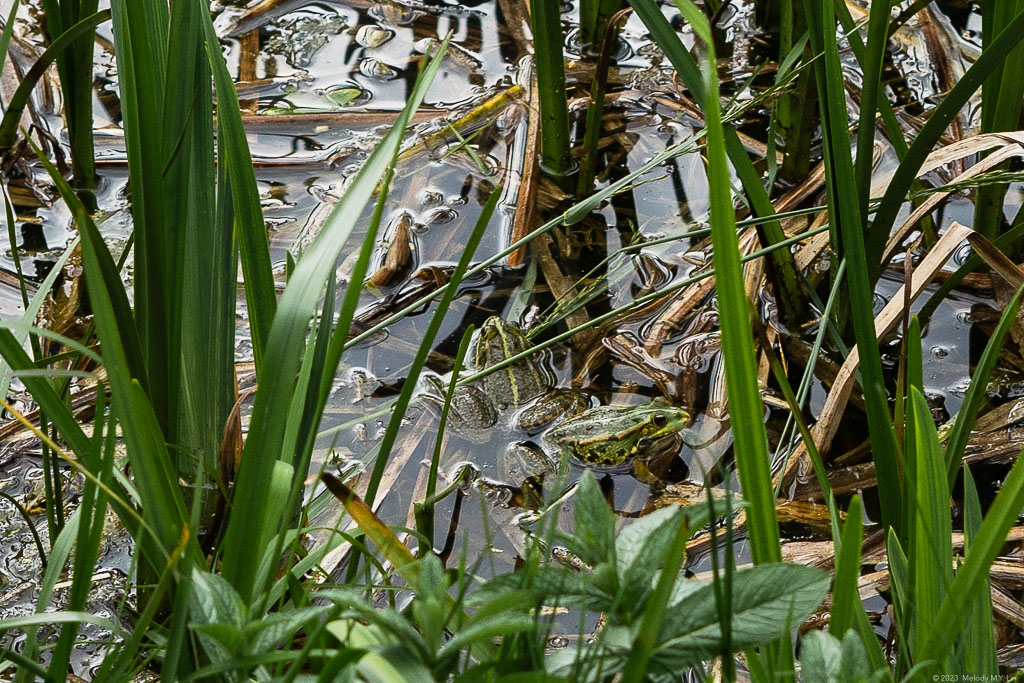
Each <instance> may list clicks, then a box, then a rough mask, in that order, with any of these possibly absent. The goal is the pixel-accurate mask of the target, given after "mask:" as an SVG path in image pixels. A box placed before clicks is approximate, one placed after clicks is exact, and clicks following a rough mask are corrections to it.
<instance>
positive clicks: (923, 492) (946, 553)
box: [902, 384, 953, 662]
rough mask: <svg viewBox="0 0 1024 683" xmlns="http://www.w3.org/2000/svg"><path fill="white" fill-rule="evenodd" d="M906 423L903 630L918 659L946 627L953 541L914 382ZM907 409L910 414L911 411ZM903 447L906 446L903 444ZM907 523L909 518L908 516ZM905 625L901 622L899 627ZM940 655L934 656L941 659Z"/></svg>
mask: <svg viewBox="0 0 1024 683" xmlns="http://www.w3.org/2000/svg"><path fill="white" fill-rule="evenodd" d="M908 388H909V393H910V410H908V413H910V415H909V417H910V418H911V423H910V427H911V429H912V430H913V434H914V439H913V446H914V447H913V451H909V450H908V453H907V459H908V460H910V459H911V458H913V459H914V461H915V466H914V468H913V476H912V475H911V470H910V468H908V470H907V492H908V493H907V495H908V497H911V496H912V499H913V501H914V508H913V517H912V519H913V523H912V524H909V523H908V528H909V538H910V551H909V552H908V554H907V556H908V559H909V561H910V564H909V567H910V586H911V595H912V597H913V603H912V607H911V611H912V612H913V617H912V622H911V624H910V629H909V631H905V633H907V635H908V637H909V641H910V645H911V650H912V651H913V652H914V653H915V654H917V655H918V656H917V658H916V659H917V661H918V662H920V661H923V660H922V658H921V656H920V653H921V648H922V646H923V645H924V644H925V643H927V642H929V641H931V640H933V639H934V638H935V637H936V634H937V632H939V631H943V630H945V629H946V628H947V624H945V623H944V622H942V621H938V620H937V619H936V617H937V616H938V612H939V606H940V604H941V603H942V600H943V598H944V597H945V596H947V595H948V594H949V590H950V585H951V583H952V581H953V568H952V563H953V545H952V540H951V534H952V529H951V522H950V513H949V493H950V491H949V485H948V484H947V482H946V477H945V472H943V471H942V470H943V468H942V451H941V449H940V447H939V437H938V433H937V431H936V429H935V422H934V420H933V418H932V412H931V409H930V408H929V407H928V402H927V401H926V400H925V398H924V395H923V394H922V393H921V391H920V389H918V387H917V386H914V385H913V384H911V385H910V386H909V387H908ZM911 411H912V412H911ZM908 448H909V446H908ZM908 522H909V520H908ZM902 626H903V627H904V628H906V626H907V625H906V624H903V625H902ZM945 659H946V655H943V657H942V658H941V659H940V661H945Z"/></svg>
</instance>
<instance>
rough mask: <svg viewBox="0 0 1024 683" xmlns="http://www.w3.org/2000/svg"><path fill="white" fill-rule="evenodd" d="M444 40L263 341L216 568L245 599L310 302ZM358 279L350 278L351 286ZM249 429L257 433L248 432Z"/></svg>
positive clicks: (266, 534) (305, 261)
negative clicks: (259, 370) (263, 353)
mask: <svg viewBox="0 0 1024 683" xmlns="http://www.w3.org/2000/svg"><path fill="white" fill-rule="evenodd" d="M447 40H448V39H447V38H446V40H445V42H444V43H443V45H442V48H441V49H439V50H438V53H437V55H436V56H435V57H434V58H432V59H431V60H430V62H429V63H428V65H427V66H426V68H425V69H424V72H423V74H422V75H421V77H420V79H419V80H418V81H417V84H416V87H415V88H414V89H413V91H412V93H411V95H410V97H409V101H408V103H407V104H406V107H405V109H403V111H402V114H401V115H400V116H399V118H398V120H397V121H396V124H395V126H393V127H392V128H391V129H390V130H389V131H388V133H387V134H386V135H385V136H384V138H383V139H382V140H381V141H380V143H379V144H378V145H377V147H376V149H375V150H374V151H373V153H372V154H371V155H370V157H369V159H367V161H366V162H365V163H364V164H363V166H362V168H361V169H360V170H359V172H358V173H357V174H356V176H355V177H354V178H353V179H352V181H351V182H350V183H349V185H348V189H347V190H346V192H345V194H344V196H343V197H342V198H341V199H340V200H338V203H337V205H335V207H334V210H333V211H332V213H331V216H330V217H329V218H328V220H327V222H326V223H325V225H324V227H323V229H322V231H321V232H320V234H319V235H317V237H316V239H315V240H314V241H313V244H312V245H311V246H310V248H309V249H308V250H307V251H306V252H305V253H304V254H303V255H302V258H301V259H299V261H298V263H297V264H296V266H295V273H294V275H293V277H292V278H291V280H290V282H289V283H288V286H287V287H286V288H285V291H284V294H283V296H282V297H281V302H280V304H279V305H278V307H277V313H276V314H275V316H274V322H273V325H272V326H271V329H270V335H269V339H268V343H267V350H266V361H267V362H266V364H265V367H266V369H267V370H266V371H265V372H264V377H261V378H260V384H259V388H258V389H257V391H256V396H255V399H254V402H253V411H252V419H251V422H250V430H249V434H250V438H248V439H246V443H245V447H244V450H243V456H242V465H241V468H240V470H239V473H238V479H237V482H236V484H235V496H234V502H233V505H234V509H233V512H232V515H231V518H230V520H229V522H228V527H227V531H226V533H225V537H224V542H223V546H222V548H223V564H222V573H223V576H224V578H226V579H227V580H228V581H229V582H230V583H231V584H232V585H233V586H234V587H235V589H236V590H238V592H239V593H240V594H241V595H242V596H243V598H245V599H247V600H250V601H251V599H252V598H253V597H254V591H255V592H260V591H262V589H263V587H262V586H257V585H256V578H257V574H256V573H257V569H258V564H259V557H260V555H261V553H262V551H263V549H265V548H266V547H267V545H268V543H269V541H270V538H271V536H272V535H273V534H274V533H276V530H277V527H278V520H277V519H269V518H268V516H267V515H266V510H265V508H264V505H263V500H264V496H265V495H266V492H267V490H268V487H269V485H270V476H271V474H272V472H273V470H274V467H275V463H276V462H277V461H278V459H279V458H280V457H282V453H281V446H282V442H283V438H284V434H285V429H286V426H287V425H286V419H287V415H286V413H285V412H284V411H282V410H281V409H280V405H281V401H290V397H291V396H292V395H293V394H294V392H295V390H296V382H297V379H296V378H297V375H298V370H299V366H300V364H301V361H302V355H303V350H304V349H305V345H306V334H307V330H308V325H309V321H310V320H311V319H312V317H313V313H314V311H315V310H316V308H317V305H318V302H319V298H320V295H321V292H322V291H323V287H324V283H325V282H326V280H327V278H328V277H332V276H333V274H334V268H335V263H336V262H337V257H338V254H339V253H340V252H341V250H342V248H343V247H344V246H345V244H346V242H347V241H348V238H349V235H350V234H351V232H352V230H353V228H354V227H355V225H356V223H357V221H358V220H359V217H360V215H361V213H362V211H363V207H365V206H366V203H367V202H368V201H369V200H370V198H371V197H372V196H373V193H374V191H375V190H376V188H377V185H378V183H379V182H380V179H381V177H382V176H383V174H384V173H385V171H386V169H387V168H388V166H389V165H390V164H391V162H392V159H393V158H394V157H395V155H396V154H397V153H398V149H399V145H400V143H401V140H402V136H403V134H404V131H405V127H406V126H407V125H408V122H409V119H410V118H411V116H412V112H414V111H415V110H416V108H417V107H419V104H420V102H421V101H422V99H423V96H424V95H425V94H426V90H427V88H428V87H429V85H430V83H431V82H432V80H433V77H434V75H435V74H436V73H437V71H438V69H439V68H440V63H441V58H442V56H443V54H444V51H445V49H447V44H448V43H447ZM364 248H365V247H364ZM360 285H361V283H352V285H351V286H354V287H358V286H360ZM253 435H259V436H258V437H257V438H252V436H253Z"/></svg>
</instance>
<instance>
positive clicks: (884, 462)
mask: <svg viewBox="0 0 1024 683" xmlns="http://www.w3.org/2000/svg"><path fill="white" fill-rule="evenodd" d="M804 9H805V11H806V12H807V16H808V25H809V28H810V34H811V45H812V48H813V50H814V52H815V54H817V55H819V56H820V57H821V58H820V59H819V60H818V61H817V62H816V63H815V71H816V73H817V79H818V91H819V92H820V93H821V94H822V96H823V98H824V99H823V101H822V102H823V111H822V124H823V127H824V136H823V144H822V151H823V153H824V156H825V165H826V173H825V179H826V187H827V189H828V198H829V201H828V204H829V216H830V219H831V223H832V224H833V226H834V227H833V228H832V230H833V236H834V237H833V239H834V240H835V241H837V242H840V241H841V244H842V247H843V248H844V250H845V254H844V255H845V258H846V265H847V281H848V283H849V297H850V305H851V309H852V315H853V329H854V336H855V337H856V340H857V348H858V351H859V352H860V357H861V363H860V372H861V378H862V382H861V386H862V387H863V390H864V403H865V407H866V410H867V414H868V427H869V429H870V432H871V443H872V446H873V449H872V457H873V458H874V461H875V468H876V470H877V472H878V488H879V497H880V498H881V504H882V521H883V523H884V524H885V525H886V526H894V527H895V528H896V529H897V530H900V529H901V528H902V525H901V523H900V500H901V496H900V488H899V481H900V479H899V470H898V466H897V458H898V446H897V444H896V434H895V431H894V430H893V426H892V420H891V418H890V417H889V399H888V396H886V393H885V384H884V381H883V377H882V363H881V358H880V356H879V354H878V341H877V339H876V337H875V324H874V304H873V294H872V293H873V289H872V279H871V273H872V266H871V263H870V262H869V261H868V256H867V255H866V253H865V246H864V233H863V225H864V224H863V222H862V218H863V216H862V215H861V212H860V206H859V203H858V200H857V195H856V194H854V193H852V192H850V191H849V188H852V187H856V183H857V181H856V178H855V175H856V173H855V170H854V166H853V159H852V157H851V153H850V149H851V141H850V135H849V119H848V117H847V112H846V94H845V86H844V79H843V74H842V68H841V66H840V63H839V47H838V45H837V44H836V22H835V16H834V15H833V13H832V3H830V2H825V3H821V4H820V5H819V4H818V3H815V2H813V1H812V0H804Z"/></svg>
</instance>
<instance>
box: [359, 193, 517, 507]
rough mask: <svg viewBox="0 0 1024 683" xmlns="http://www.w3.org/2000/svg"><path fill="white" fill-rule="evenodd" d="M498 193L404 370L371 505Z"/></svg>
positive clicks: (373, 476) (369, 493)
mask: <svg viewBox="0 0 1024 683" xmlns="http://www.w3.org/2000/svg"><path fill="white" fill-rule="evenodd" d="M500 194H501V188H500V187H498V188H495V189H494V190H493V191H492V192H491V196H490V197H489V198H488V199H487V203H486V204H484V207H483V210H482V211H481V212H480V217H479V218H478V219H477V222H476V225H475V226H474V227H473V232H472V233H471V234H470V236H469V239H467V240H466V246H465V248H464V249H463V251H462V256H461V257H460V258H459V262H458V263H457V264H456V265H455V270H454V271H452V277H451V281H452V283H454V284H455V285H456V286H455V287H450V288H449V289H447V290H445V293H444V294H443V295H442V296H441V300H440V301H438V303H437V308H436V309H435V311H434V314H433V315H432V316H431V318H430V323H428V324H427V329H426V331H424V333H423V341H422V342H420V345H419V348H418V349H416V355H415V356H414V357H413V360H412V363H411V364H410V366H409V370H408V371H407V373H406V379H405V381H404V382H403V383H402V391H401V393H400V394H399V396H398V401H397V402H396V403H395V407H394V408H393V410H392V413H391V420H390V421H389V422H388V426H387V430H386V431H385V432H384V438H383V439H381V443H380V449H379V450H378V453H377V459H376V460H375V461H374V464H373V470H372V472H371V473H370V481H369V483H368V484H367V486H366V496H365V499H366V503H367V504H368V505H373V501H374V500H376V497H377V488H378V486H379V485H380V480H381V477H383V476H384V468H385V466H386V465H387V461H388V456H390V454H391V448H392V447H393V446H394V443H395V439H397V438H398V430H399V428H400V427H401V425H402V420H403V419H404V418H405V411H406V409H407V408H408V406H409V400H410V399H411V398H412V394H413V392H414V391H415V389H416V382H417V380H418V379H419V375H420V371H422V370H423V366H424V365H425V364H426V362H427V356H428V355H429V354H430V351H431V349H432V347H433V345H434V339H436V338H437V333H438V332H439V331H440V329H441V323H442V322H444V317H445V314H446V313H447V312H448V307H449V306H450V305H451V302H452V300H453V299H454V298H455V293H456V291H457V286H458V283H459V282H461V281H462V278H463V277H465V275H466V271H467V270H468V269H469V263H470V261H471V260H472V259H473V254H474V253H475V252H476V248H477V246H478V245H479V244H480V240H481V239H482V238H483V235H484V231H485V230H486V228H487V224H488V223H489V222H490V220H491V216H492V215H493V214H494V210H495V209H496V208H497V206H498V200H499V199H500V197H499V196H498V195H500Z"/></svg>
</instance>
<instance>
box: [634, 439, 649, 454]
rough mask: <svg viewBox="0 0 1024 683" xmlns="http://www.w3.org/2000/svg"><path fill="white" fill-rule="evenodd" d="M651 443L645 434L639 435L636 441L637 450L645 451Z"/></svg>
mask: <svg viewBox="0 0 1024 683" xmlns="http://www.w3.org/2000/svg"><path fill="white" fill-rule="evenodd" d="M651 443H652V442H651V440H650V438H648V437H646V436H644V437H641V438H640V440H639V441H637V442H636V447H637V450H641V451H646V450H647V449H648V448H650V447H651Z"/></svg>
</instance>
